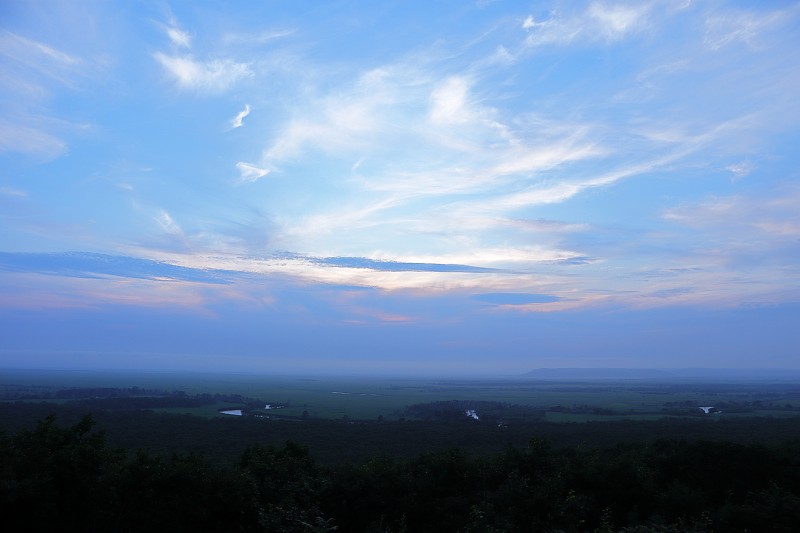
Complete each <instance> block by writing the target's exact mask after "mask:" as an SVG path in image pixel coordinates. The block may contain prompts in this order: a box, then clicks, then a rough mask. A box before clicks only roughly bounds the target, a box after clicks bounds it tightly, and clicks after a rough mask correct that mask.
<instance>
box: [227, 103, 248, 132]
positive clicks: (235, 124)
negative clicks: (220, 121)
mask: <svg viewBox="0 0 800 533" xmlns="http://www.w3.org/2000/svg"><path fill="white" fill-rule="evenodd" d="M249 114H250V106H249V105H248V104H245V105H244V109H242V110H241V111H239V113H238V114H237V115H236V116H235V117H233V118H232V119H231V120H230V129H236V128H241V127H242V126H243V125H244V119H245V117H246V116H247V115H249Z"/></svg>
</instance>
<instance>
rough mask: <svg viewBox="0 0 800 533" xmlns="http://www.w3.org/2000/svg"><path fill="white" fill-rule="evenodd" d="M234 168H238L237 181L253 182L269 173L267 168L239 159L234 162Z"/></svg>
mask: <svg viewBox="0 0 800 533" xmlns="http://www.w3.org/2000/svg"><path fill="white" fill-rule="evenodd" d="M236 168H237V169H239V180H238V183H255V182H257V181H258V180H260V179H261V178H263V177H264V176H266V175H267V174H269V173H270V170H269V169H266V168H259V167H257V166H256V165H251V164H250V163H243V162H241V161H239V162H238V163H236Z"/></svg>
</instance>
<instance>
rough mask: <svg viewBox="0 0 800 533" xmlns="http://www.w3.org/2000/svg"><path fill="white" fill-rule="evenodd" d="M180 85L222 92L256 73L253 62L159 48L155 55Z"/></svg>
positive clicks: (205, 90) (181, 86) (183, 87)
mask: <svg viewBox="0 0 800 533" xmlns="http://www.w3.org/2000/svg"><path fill="white" fill-rule="evenodd" d="M153 57H154V58H155V59H156V61H158V63H159V64H161V66H162V67H163V68H164V70H165V71H166V72H167V74H169V75H170V77H171V78H172V79H173V80H174V81H175V83H176V85H177V86H178V87H179V88H181V89H187V90H198V91H203V92H209V93H221V92H224V91H226V90H227V89H229V88H230V87H231V86H233V85H234V84H236V83H237V82H239V81H241V80H242V79H245V78H248V77H250V76H252V75H253V72H252V70H250V66H249V65H248V64H246V63H239V62H237V61H234V60H232V59H211V60H208V61H197V60H195V59H194V58H193V57H192V56H190V55H170V54H165V53H162V52H156V53H155V54H154V56H153Z"/></svg>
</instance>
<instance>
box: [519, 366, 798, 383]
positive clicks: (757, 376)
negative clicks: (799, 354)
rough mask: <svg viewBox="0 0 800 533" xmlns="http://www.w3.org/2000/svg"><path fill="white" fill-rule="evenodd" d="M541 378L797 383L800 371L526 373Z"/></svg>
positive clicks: (579, 370)
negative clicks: (772, 381) (779, 381)
mask: <svg viewBox="0 0 800 533" xmlns="http://www.w3.org/2000/svg"><path fill="white" fill-rule="evenodd" d="M524 375H525V376H527V377H531V378H537V379H580V380H604V379H720V380H732V379H735V380H764V379H775V380H781V381H785V380H797V379H800V369H785V368H608V367H598V368H537V369H535V370H531V371H530V372H527V373H526V374H524Z"/></svg>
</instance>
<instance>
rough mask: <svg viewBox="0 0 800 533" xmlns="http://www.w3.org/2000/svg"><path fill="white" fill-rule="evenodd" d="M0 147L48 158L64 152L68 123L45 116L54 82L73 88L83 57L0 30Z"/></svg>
mask: <svg viewBox="0 0 800 533" xmlns="http://www.w3.org/2000/svg"><path fill="white" fill-rule="evenodd" d="M0 57H3V58H4V60H3V61H2V62H0V79H2V80H3V81H0V95H3V96H4V98H2V103H0V105H2V108H3V114H4V115H5V116H4V120H0V151H8V152H19V153H26V154H30V155H33V156H36V157H41V158H44V159H54V158H56V157H58V156H61V155H63V154H64V153H66V152H67V142H66V141H65V140H64V139H63V133H64V131H63V130H65V129H69V125H68V124H65V123H64V121H63V120H57V119H54V118H52V117H51V116H50V111H49V109H48V102H49V100H50V98H51V96H52V93H53V90H54V89H55V87H66V88H68V89H70V90H76V89H77V88H78V85H79V82H80V81H81V80H82V79H83V77H84V70H85V68H86V66H87V65H86V62H85V61H84V60H83V59H82V58H81V57H79V56H77V55H74V54H70V53H67V52H65V51H63V50H60V49H58V48H56V47H55V46H52V45H50V44H48V43H44V42H42V41H39V40H35V39H30V38H28V37H24V36H22V35H18V34H17V33H14V32H10V31H8V30H0Z"/></svg>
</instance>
